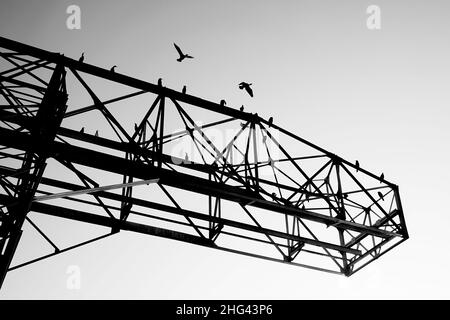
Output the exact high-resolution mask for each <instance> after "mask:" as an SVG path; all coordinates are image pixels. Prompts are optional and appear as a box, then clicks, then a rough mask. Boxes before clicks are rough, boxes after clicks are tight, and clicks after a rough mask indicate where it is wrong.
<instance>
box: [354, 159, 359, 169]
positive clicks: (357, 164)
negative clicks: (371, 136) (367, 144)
mask: <svg viewBox="0 0 450 320" xmlns="http://www.w3.org/2000/svg"><path fill="white" fill-rule="evenodd" d="M355 166H356V171H359V161H358V160H356V162H355Z"/></svg>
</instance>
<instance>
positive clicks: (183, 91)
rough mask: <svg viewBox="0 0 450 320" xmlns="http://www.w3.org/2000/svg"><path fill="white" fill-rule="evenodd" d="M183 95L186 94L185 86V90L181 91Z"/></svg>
mask: <svg viewBox="0 0 450 320" xmlns="http://www.w3.org/2000/svg"><path fill="white" fill-rule="evenodd" d="M181 92H182V93H183V94H186V86H183V90H182V91H181Z"/></svg>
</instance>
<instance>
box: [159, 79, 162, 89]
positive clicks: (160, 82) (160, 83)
mask: <svg viewBox="0 0 450 320" xmlns="http://www.w3.org/2000/svg"><path fill="white" fill-rule="evenodd" d="M158 86H160V87H162V78H159V79H158Z"/></svg>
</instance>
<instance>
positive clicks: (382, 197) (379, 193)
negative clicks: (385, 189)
mask: <svg viewBox="0 0 450 320" xmlns="http://www.w3.org/2000/svg"><path fill="white" fill-rule="evenodd" d="M378 196H379V197H380V199H381V200H383V201H384V196H383V194H382V193H381V192H380V191H378Z"/></svg>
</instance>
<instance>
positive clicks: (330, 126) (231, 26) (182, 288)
mask: <svg viewBox="0 0 450 320" xmlns="http://www.w3.org/2000/svg"><path fill="white" fill-rule="evenodd" d="M71 4H77V5H79V6H80V8H81V14H82V16H81V27H82V28H81V30H68V29H67V28H66V24H65V22H66V19H67V17H68V15H67V14H66V8H67V6H69V5H71ZM371 4H376V5H378V6H379V7H380V8H381V29H380V30H368V29H367V27H366V19H367V14H366V8H367V7H368V6H369V5H371ZM449 9H450V8H449V4H448V2H447V1H400V0H399V1H395V2H394V1H381V0H379V1H339V2H338V1H283V2H280V1H239V2H237V1H236V2H232V3H231V2H230V1H206V0H205V1H196V0H195V1H128V2H124V1H114V2H113V1H77V2H71V1H47V0H44V1H17V0H14V1H9V0H6V1H5V0H4V1H2V2H1V3H0V30H1V35H2V36H4V37H7V38H11V39H14V40H18V41H21V42H25V43H28V44H31V45H34V46H37V47H41V48H43V49H47V50H50V51H58V52H63V53H65V55H66V56H70V57H73V58H78V57H79V55H80V54H81V52H83V51H84V52H86V60H87V61H88V62H89V63H92V64H96V65H100V66H104V67H108V68H109V67H110V66H112V65H114V64H115V65H117V66H118V68H117V71H118V72H121V73H124V74H127V75H131V76H134V77H137V78H140V79H143V80H147V81H150V82H156V79H158V78H159V77H162V78H163V79H164V83H165V85H166V86H168V87H173V88H175V89H176V88H178V89H179V88H181V87H182V86H183V85H184V84H187V85H188V89H189V92H190V93H192V94H195V95H198V96H201V97H203V98H205V99H208V100H213V101H219V100H220V99H222V98H225V99H226V100H227V102H228V104H229V105H241V104H245V105H246V106H247V108H248V110H249V111H252V112H258V114H259V115H261V116H264V117H266V118H267V117H269V116H273V117H274V118H275V120H276V122H277V124H279V125H280V126H283V127H284V128H286V129H288V130H290V131H292V132H294V133H296V134H298V135H300V136H302V137H303V138H306V139H308V140H310V141H312V142H314V143H315V144H317V145H319V146H321V147H324V148H325V149H327V150H330V151H332V152H334V153H337V154H339V155H340V156H342V157H344V158H345V159H348V160H350V161H353V160H354V159H359V161H360V162H361V165H362V166H364V167H365V168H367V169H368V170H371V171H374V172H381V171H383V172H384V173H385V175H386V177H387V178H388V180H390V181H393V182H394V183H396V184H398V185H399V186H400V192H401V197H402V201H403V207H404V211H405V217H406V222H407V226H408V229H409V233H410V237H411V238H410V239H409V240H408V241H406V242H405V243H404V244H402V245H400V246H399V247H397V248H396V249H394V250H393V251H391V252H389V253H388V254H386V255H385V256H383V257H382V258H380V259H379V260H377V261H376V262H374V263H372V264H371V265H370V266H369V267H367V268H365V269H363V270H362V271H360V272H358V273H357V274H355V275H354V276H352V277H350V278H344V277H341V276H335V275H331V274H326V273H321V272H317V271H310V270H306V269H302V268H296V267H291V266H286V265H284V264H278V263H273V262H268V261H262V260H258V259H253V258H249V257H244V256H240V255H234V254H231V253H225V252H221V251H216V250H210V249H206V248H201V247H197V246H194V245H190V244H187V243H179V242H174V241H171V240H166V239H160V238H155V237H149V236H143V235H137V234H131V233H127V232H121V233H120V234H118V235H115V236H113V237H111V238H109V239H106V240H103V241H101V242H97V243H94V244H91V245H89V246H86V247H84V248H81V249H77V250H74V251H72V252H68V253H65V254H62V255H60V256H57V257H54V258H51V259H48V260H45V261H42V262H39V263H36V264H34V265H31V266H28V267H25V268H22V269H19V270H16V271H12V272H10V273H9V274H8V276H7V278H6V281H5V283H4V285H3V288H2V291H1V292H0V298H39V299H45V298H63V299H64V298H83V299H85V298H106V299H107V298H150V299H166V298H171V299H177V298H179V299H189V298H193V299H195V298H203V299H216V298H236V299H251V298H255V299H310V298H311V299H314V298H322V299H347V298H357V299H360V298H361V299H365V298H375V299H391V298H405V299H410V298H422V299H427V298H446V299H448V298H450V297H449V293H448V289H447V288H448V287H449V285H450V276H449V273H448V270H449V268H450V253H449V250H448V245H447V243H448V239H447V234H448V232H447V229H448V228H447V226H448V224H449V222H450V217H449V213H450V212H449V210H448V204H447V197H448V194H449V188H448V181H449V178H450V172H449V170H448V163H449V160H450V152H449V147H448V141H449V139H450V128H449V126H448V122H449V120H450V117H449V115H450V113H449V107H448V104H449V102H450V90H449V87H450V81H449V80H450V72H449V71H450V70H449V69H450V62H449V59H448V57H449V54H450V46H449V39H450V37H449V33H450V25H449V24H450V22H449V19H448V12H449ZM173 42H177V43H178V44H179V45H180V46H181V47H182V48H185V50H186V51H187V52H189V53H192V55H193V56H194V57H195V59H193V60H192V61H189V63H183V64H179V63H177V62H176V61H175V59H176V52H175V51H174V48H173V45H172V43H173ZM242 80H244V81H248V82H253V84H254V85H253V89H254V92H255V97H254V99H250V98H248V97H247V96H245V95H243V94H242V92H241V91H240V90H237V87H236V86H237V83H239V82H240V81H242ZM49 223H51V222H49ZM30 239H31V238H30ZM30 239H29V240H28V241H26V239H25V240H24V241H23V243H21V245H20V248H19V251H20V252H36V253H38V250H40V249H37V248H38V246H37V244H36V243H34V242H33V241H31V240H30ZM20 252H19V257H20V254H21V253H20ZM70 265H77V266H79V267H80V271H81V279H82V282H81V288H80V289H79V290H68V289H67V287H66V279H67V276H68V275H67V274H66V271H67V268H68V266H70Z"/></svg>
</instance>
